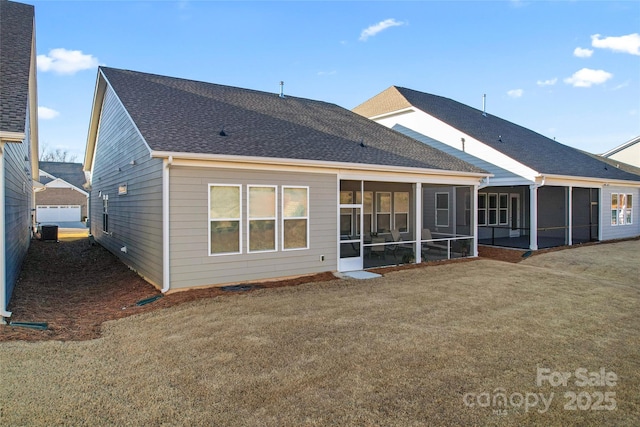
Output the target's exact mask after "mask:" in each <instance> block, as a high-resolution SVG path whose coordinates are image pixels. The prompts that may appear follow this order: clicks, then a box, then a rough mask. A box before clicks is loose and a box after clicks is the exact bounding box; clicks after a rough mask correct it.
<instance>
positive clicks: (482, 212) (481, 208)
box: [478, 193, 487, 225]
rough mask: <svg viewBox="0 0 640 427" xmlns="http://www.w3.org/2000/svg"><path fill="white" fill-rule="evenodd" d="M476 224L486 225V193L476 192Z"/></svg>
mask: <svg viewBox="0 0 640 427" xmlns="http://www.w3.org/2000/svg"><path fill="white" fill-rule="evenodd" d="M478 225H487V193H478Z"/></svg>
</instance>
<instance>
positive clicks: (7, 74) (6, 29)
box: [0, 0, 34, 133]
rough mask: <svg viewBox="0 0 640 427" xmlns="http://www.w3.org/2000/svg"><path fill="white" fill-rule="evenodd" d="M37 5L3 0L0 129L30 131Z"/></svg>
mask: <svg viewBox="0 0 640 427" xmlns="http://www.w3.org/2000/svg"><path fill="white" fill-rule="evenodd" d="M33 19H34V8H33V6H31V5H27V4H22V3H15V2H10V1H6V0H0V131H2V132H16V133H23V132H25V131H26V129H25V124H26V117H27V101H28V98H29V70H30V67H31V44H32V40H33Z"/></svg>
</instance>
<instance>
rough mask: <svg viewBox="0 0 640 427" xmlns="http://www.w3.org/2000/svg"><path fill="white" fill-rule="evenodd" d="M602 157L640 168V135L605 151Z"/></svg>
mask: <svg viewBox="0 0 640 427" xmlns="http://www.w3.org/2000/svg"><path fill="white" fill-rule="evenodd" d="M602 157H606V158H608V159H611V160H614V161H619V162H622V163H626V164H628V165H631V166H635V167H637V168H640V136H637V137H635V138H633V139H631V140H629V141H627V142H625V143H624V144H622V145H619V146H617V147H616V148H613V149H611V150H609V151H607V152H606V153H603V154H602Z"/></svg>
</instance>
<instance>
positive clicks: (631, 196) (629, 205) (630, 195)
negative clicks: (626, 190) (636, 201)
mask: <svg viewBox="0 0 640 427" xmlns="http://www.w3.org/2000/svg"><path fill="white" fill-rule="evenodd" d="M632 199H633V194H627V207H628V208H629V209H631V208H632V207H633V203H632V202H631V200H632Z"/></svg>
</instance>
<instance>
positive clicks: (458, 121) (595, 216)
mask: <svg viewBox="0 0 640 427" xmlns="http://www.w3.org/2000/svg"><path fill="white" fill-rule="evenodd" d="M353 111H355V112H356V113H358V114H361V115H363V116H365V117H368V118H370V119H372V120H374V121H376V122H378V123H380V124H383V125H385V126H387V127H389V128H392V129H394V130H397V131H399V132H402V133H404V134H406V135H408V136H410V137H412V138H415V139H417V140H419V141H422V142H423V143H425V144H426V145H429V146H432V147H435V148H438V149H441V150H444V151H446V152H448V153H449V154H452V155H454V156H457V157H458V158H461V159H464V160H465V161H467V162H469V163H472V164H474V165H477V166H479V167H482V168H483V169H485V170H487V171H489V172H491V173H492V174H493V177H491V178H489V179H488V180H487V181H486V182H485V183H483V185H482V187H481V188H480V189H479V192H478V202H477V224H478V239H479V241H480V243H483V244H489V245H500V246H508V247H521V248H530V249H532V250H536V249H538V248H543V247H553V246H560V245H565V244H568V245H571V244H574V243H580V242H587V241H596V240H610V239H617V238H627V237H634V236H638V235H640V209H638V201H639V200H640V176H639V175H636V174H633V173H630V172H628V171H625V170H622V169H621V168H620V169H619V168H616V167H611V165H610V164H608V163H607V162H604V161H602V160H599V159H598V158H596V157H595V156H590V155H588V154H586V153H584V152H581V151H580V150H576V149H574V148H571V147H568V146H566V145H562V144H560V143H558V142H556V141H554V140H552V139H549V138H547V137H544V136H542V135H540V134H538V133H535V132H533V131H531V130H529V129H526V128H524V127H522V126H519V125H516V124H514V123H511V122H508V121H506V120H503V119H501V118H499V117H496V116H493V115H491V114H487V113H486V112H483V111H480V110H478V109H475V108H472V107H469V106H467V105H464V104H461V103H459V102H456V101H453V100H451V99H447V98H444V97H440V96H436V95H431V94H428V93H423V92H418V91H415V90H411V89H406V88H402V87H395V86H392V87H390V88H388V89H387V90H385V91H383V92H381V93H380V94H378V95H376V96H374V97H373V98H371V99H369V100H368V101H366V102H364V103H363V104H361V105H359V106H357V107H356V108H354V110H353Z"/></svg>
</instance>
